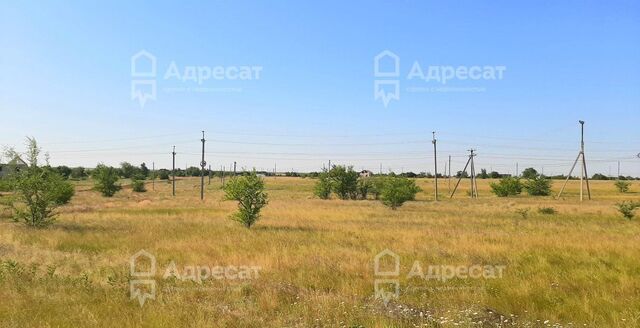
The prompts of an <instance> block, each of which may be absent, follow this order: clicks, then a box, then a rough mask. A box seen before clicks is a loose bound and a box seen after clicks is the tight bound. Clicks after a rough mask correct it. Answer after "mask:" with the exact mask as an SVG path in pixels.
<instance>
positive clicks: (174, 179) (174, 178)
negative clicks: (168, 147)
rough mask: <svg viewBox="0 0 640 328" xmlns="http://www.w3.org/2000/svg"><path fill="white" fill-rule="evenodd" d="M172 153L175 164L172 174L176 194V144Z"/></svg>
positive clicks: (173, 188)
mask: <svg viewBox="0 0 640 328" xmlns="http://www.w3.org/2000/svg"><path fill="white" fill-rule="evenodd" d="M171 154H172V155H173V166H172V167H171V175H172V179H171V181H172V184H173V186H172V190H173V191H172V194H173V196H175V195H176V146H173V152H171Z"/></svg>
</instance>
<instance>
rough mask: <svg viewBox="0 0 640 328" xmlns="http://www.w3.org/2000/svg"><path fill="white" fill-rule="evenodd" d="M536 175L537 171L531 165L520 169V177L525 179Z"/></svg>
mask: <svg viewBox="0 0 640 328" xmlns="http://www.w3.org/2000/svg"><path fill="white" fill-rule="evenodd" d="M537 176H538V171H536V169H534V168H533V167H528V168H526V169H524V171H522V177H523V178H525V179H534V178H535V177H537Z"/></svg>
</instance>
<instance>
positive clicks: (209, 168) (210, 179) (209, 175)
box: [209, 164, 211, 185]
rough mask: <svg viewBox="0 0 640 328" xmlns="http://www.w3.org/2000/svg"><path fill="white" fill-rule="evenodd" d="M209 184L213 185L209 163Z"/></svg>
mask: <svg viewBox="0 0 640 328" xmlns="http://www.w3.org/2000/svg"><path fill="white" fill-rule="evenodd" d="M209 185H211V164H209Z"/></svg>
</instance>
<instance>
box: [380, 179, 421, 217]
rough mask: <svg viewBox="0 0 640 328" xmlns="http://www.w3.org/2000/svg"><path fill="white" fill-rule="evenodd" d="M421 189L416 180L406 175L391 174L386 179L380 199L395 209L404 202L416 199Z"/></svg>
mask: <svg viewBox="0 0 640 328" xmlns="http://www.w3.org/2000/svg"><path fill="white" fill-rule="evenodd" d="M419 191H420V188H419V187H418V186H416V183H415V181H413V180H410V179H407V178H404V177H396V176H390V177H387V178H385V179H384V182H383V184H382V190H381V192H380V199H381V200H382V203H383V204H384V205H386V206H388V207H391V209H393V210H395V209H397V208H398V207H400V206H402V204H404V202H406V201H409V200H415V198H416V194H417V193H418V192H419Z"/></svg>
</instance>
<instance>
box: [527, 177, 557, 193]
mask: <svg viewBox="0 0 640 328" xmlns="http://www.w3.org/2000/svg"><path fill="white" fill-rule="evenodd" d="M524 189H525V190H526V191H527V193H528V194H529V195H531V196H549V195H550V194H551V179H547V178H546V177H544V176H542V175H536V176H535V177H533V178H530V179H528V180H527V181H526V182H525V183H524Z"/></svg>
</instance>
